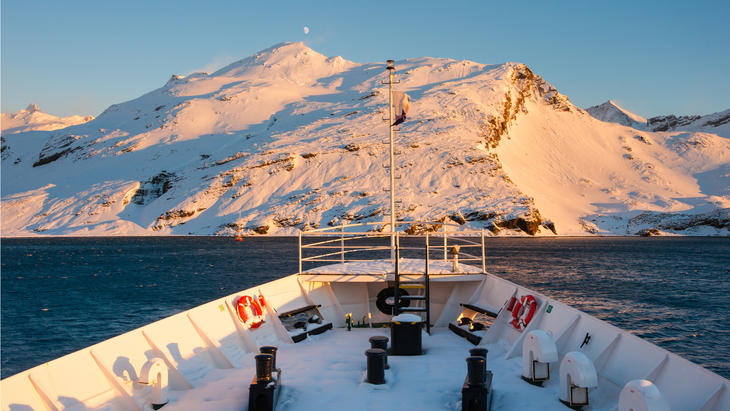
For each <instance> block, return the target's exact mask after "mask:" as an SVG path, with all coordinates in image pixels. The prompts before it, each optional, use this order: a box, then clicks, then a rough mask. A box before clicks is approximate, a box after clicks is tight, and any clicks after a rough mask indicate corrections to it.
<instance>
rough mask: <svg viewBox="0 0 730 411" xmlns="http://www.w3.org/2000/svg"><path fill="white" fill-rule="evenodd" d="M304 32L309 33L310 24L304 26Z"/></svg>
mask: <svg viewBox="0 0 730 411" xmlns="http://www.w3.org/2000/svg"><path fill="white" fill-rule="evenodd" d="M304 34H309V26H304Z"/></svg>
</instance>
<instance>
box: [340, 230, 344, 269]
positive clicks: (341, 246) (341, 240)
mask: <svg viewBox="0 0 730 411" xmlns="http://www.w3.org/2000/svg"><path fill="white" fill-rule="evenodd" d="M340 253H341V254H340V262H341V263H343V264H344V263H345V226H344V225H343V226H340Z"/></svg>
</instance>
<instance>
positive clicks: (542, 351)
mask: <svg viewBox="0 0 730 411" xmlns="http://www.w3.org/2000/svg"><path fill="white" fill-rule="evenodd" d="M551 362H552V363H555V362H558V348H557V346H555V341H553V337H551V336H550V335H549V334H548V333H546V332H545V331H543V330H534V331H530V332H528V333H527V334H526V335H525V338H524V339H523V340H522V379H523V380H525V381H527V382H529V383H530V384H533V385H540V386H542V383H543V382H544V381H547V380H549V379H550V363H551Z"/></svg>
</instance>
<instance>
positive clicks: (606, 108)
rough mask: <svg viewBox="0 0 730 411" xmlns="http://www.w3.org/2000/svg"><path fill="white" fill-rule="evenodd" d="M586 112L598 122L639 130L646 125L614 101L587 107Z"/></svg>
mask: <svg viewBox="0 0 730 411" xmlns="http://www.w3.org/2000/svg"><path fill="white" fill-rule="evenodd" d="M586 111H587V112H588V113H589V114H590V115H591V116H593V117H595V118H596V119H598V120H601V121H606V122H609V123H619V124H623V125H625V126H629V127H634V128H639V127H643V126H644V125H646V119H645V118H644V117H641V116H640V115H638V114H634V113H632V112H630V111H628V110H626V109H625V108H623V107H621V106H620V105H619V104H618V103H617V102H616V101H614V100H608V101H606V102H605V103H603V104H599V105H596V106H593V107H588V108H587V109H586Z"/></svg>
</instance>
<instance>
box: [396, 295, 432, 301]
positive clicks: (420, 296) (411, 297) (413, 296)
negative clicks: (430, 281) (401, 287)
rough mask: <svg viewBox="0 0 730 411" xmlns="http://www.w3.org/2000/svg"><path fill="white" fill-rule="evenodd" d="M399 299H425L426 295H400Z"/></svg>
mask: <svg viewBox="0 0 730 411" xmlns="http://www.w3.org/2000/svg"><path fill="white" fill-rule="evenodd" d="M398 299H399V300H425V299H426V296H425V295H399V296H398Z"/></svg>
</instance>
